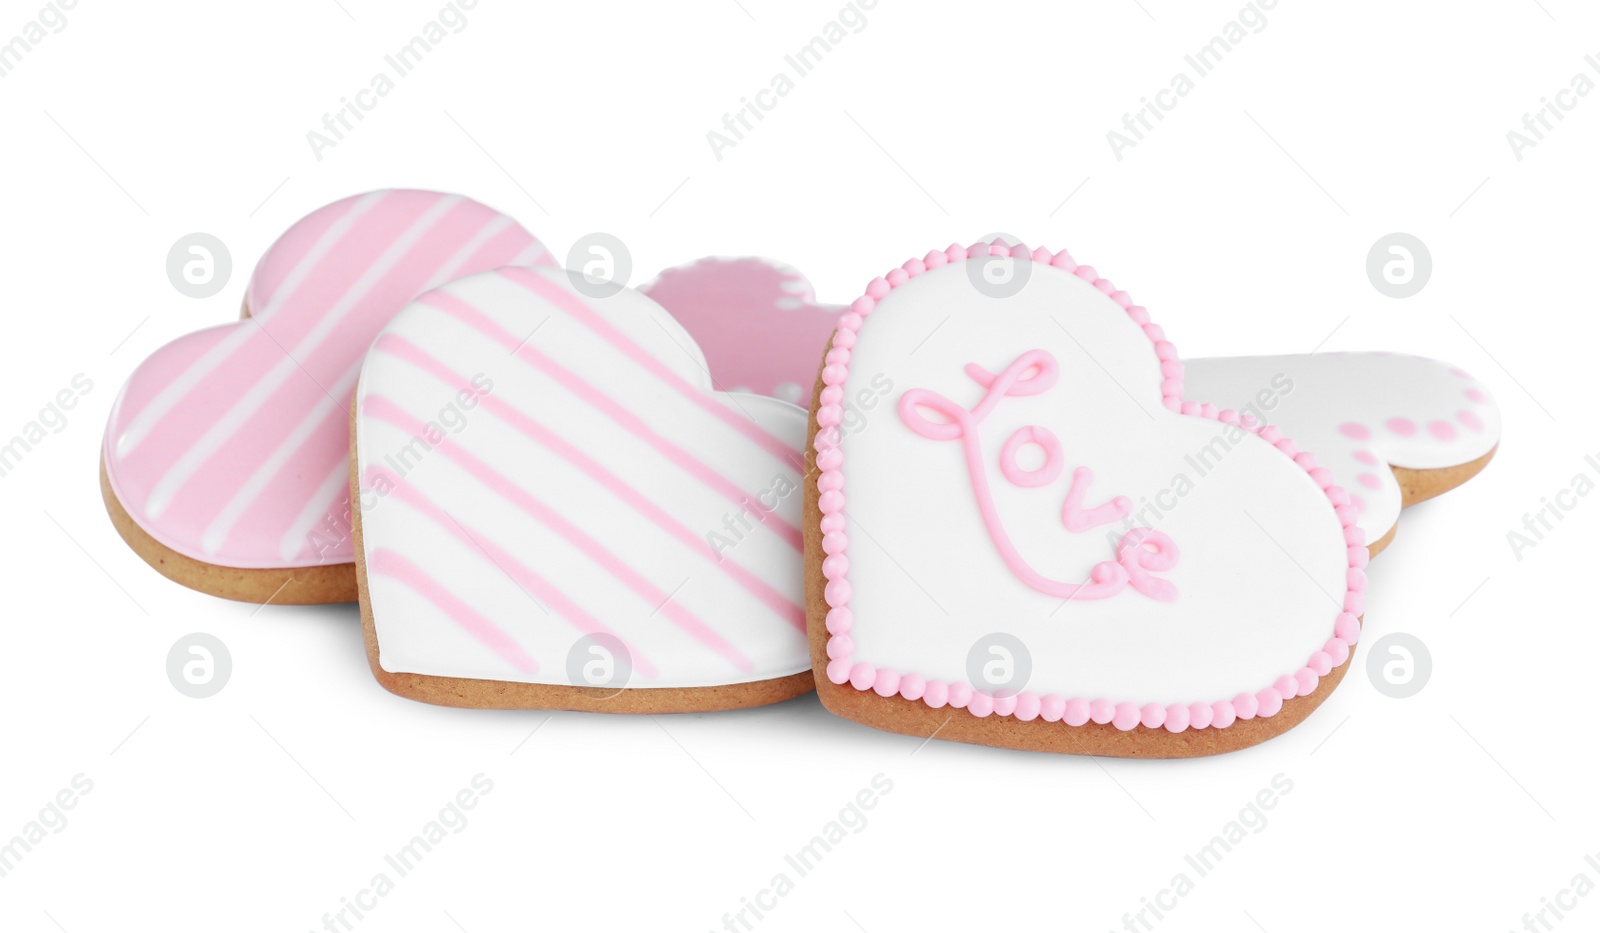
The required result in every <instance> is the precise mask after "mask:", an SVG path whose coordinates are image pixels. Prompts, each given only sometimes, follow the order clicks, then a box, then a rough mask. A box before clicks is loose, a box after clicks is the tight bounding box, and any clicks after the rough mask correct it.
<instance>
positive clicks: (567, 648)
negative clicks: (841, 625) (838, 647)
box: [353, 269, 812, 712]
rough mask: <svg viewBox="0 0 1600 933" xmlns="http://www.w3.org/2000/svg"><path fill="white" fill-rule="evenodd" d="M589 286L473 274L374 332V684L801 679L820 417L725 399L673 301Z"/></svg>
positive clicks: (781, 684)
mask: <svg viewBox="0 0 1600 933" xmlns="http://www.w3.org/2000/svg"><path fill="white" fill-rule="evenodd" d="M582 281H583V280H582V279H580V278H578V277H577V276H575V275H570V274H568V273H566V272H561V271H555V270H539V269H536V270H529V269H503V270H500V271H497V272H490V273H485V274H482V275H477V276H473V277H470V278H466V279H462V280H459V281H456V282H453V283H451V284H449V285H447V286H444V287H442V288H439V289H437V290H435V291H431V292H429V293H427V294H424V295H423V296H421V297H420V298H419V299H418V300H417V301H416V302H415V303H414V304H412V305H411V306H410V307H409V308H407V309H406V310H405V311H403V312H402V313H401V314H400V315H399V316H398V317H396V318H395V319H394V320H393V321H392V322H391V323H390V324H389V325H388V326H387V327H386V328H384V330H383V333H382V334H380V335H379V337H378V339H377V341H376V342H375V343H374V344H373V349H372V352H371V353H370V354H369V355H368V357H367V361H366V364H365V368H364V369H363V371H362V374H361V380H360V385H359V387H358V389H357V393H356V396H357V409H356V415H355V418H356V427H355V433H354V438H353V443H354V451H355V453H354V465H355V468H356V474H355V478H354V479H355V482H356V484H357V489H358V498H359V503H360V508H359V509H358V510H357V512H356V515H357V518H358V521H357V539H358V542H359V550H358V555H359V557H360V564H359V566H360V585H361V593H362V600H361V604H362V616H363V619H364V624H365V628H366V632H367V648H368V657H369V661H370V662H371V666H372V671H373V673H374V675H376V677H377V678H378V680H379V681H380V682H381V683H382V684H383V685H384V686H385V687H387V688H388V689H389V690H391V691H394V692H395V693H398V694H401V695H403V696H407V697H411V698H414V699H419V700H425V701H428V702H434V703H441V704H447V705H452V706H471V707H501V708H504V707H512V708H548V709H557V708H559V709H586V710H597V711H604V712H664V711H689V710H711V709H727V708H732V707H743V706H756V705H761V704H764V703H772V702H776V701H778V700H783V699H788V698H789V697H792V696H795V695H797V694H800V693H804V692H808V691H809V690H811V689H812V676H811V673H810V668H811V661H810V658H809V656H808V652H807V646H806V636H805V608H804V606H805V597H804V591H803V588H802V563H803V552H804V543H803V533H802V530H801V522H800V508H801V500H802V496H803V494H802V492H801V486H802V483H803V480H802V478H801V474H802V471H801V468H800V463H801V458H800V454H799V451H800V449H801V447H802V445H803V443H804V434H805V411H804V409H801V408H799V407H797V406H795V405H793V404H790V403H789V402H785V401H780V400H777V399H773V398H768V397H763V396H757V395H737V394H729V393H723V392H718V391H716V390H715V389H714V387H713V386H712V384H711V381H710V379H709V378H708V376H707V371H706V362H705V358H704V357H703V356H702V355H701V354H700V350H699V348H698V347H697V346H696V345H695V341H694V340H693V338H692V337H690V335H689V334H688V332H686V331H685V330H684V329H683V327H682V326H681V325H679V324H678V323H677V322H676V321H674V320H673V319H672V317H671V316H670V315H668V314H667V312H666V311H664V310H663V309H662V308H661V307H660V306H659V305H657V304H656V303H655V302H653V301H651V300H650V299H649V298H646V297H644V296H643V295H641V294H640V293H639V292H637V291H634V290H632V289H625V288H623V289H598V290H596V289H586V288H584V287H583V285H582V284H581V283H582Z"/></svg>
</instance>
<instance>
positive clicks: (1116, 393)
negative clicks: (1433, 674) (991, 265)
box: [840, 260, 1348, 704]
mask: <svg viewBox="0 0 1600 933" xmlns="http://www.w3.org/2000/svg"><path fill="white" fill-rule="evenodd" d="M977 261H978V260H968V261H962V262H955V263H952V264H950V265H947V266H944V267H942V268H938V269H930V270H928V271H926V272H924V273H922V274H921V275H919V276H918V277H916V278H914V279H912V280H911V281H909V282H906V283H905V284H903V285H900V286H899V287H897V288H895V289H894V290H893V291H891V292H890V293H889V294H887V295H886V296H884V297H882V298H880V299H879V300H878V302H877V304H876V307H875V309H874V310H873V311H872V313H871V315H870V316H869V317H868V318H867V319H866V320H865V322H864V324H863V325H862V327H861V330H860V333H859V340H858V342H857V343H856V344H855V346H854V349H853V351H852V352H853V356H852V358H851V360H850V364H849V377H848V379H847V381H846V383H845V384H844V386H843V388H844V393H843V396H844V398H845V399H847V400H848V399H851V398H854V397H856V395H857V393H868V392H876V391H877V390H876V388H875V386H876V385H881V384H882V381H884V380H887V381H888V382H889V383H891V384H892V389H891V390H890V393H889V401H891V402H893V403H898V402H899V400H900V399H901V397H902V396H903V394H904V393H905V392H907V391H908V390H912V389H927V390H931V391H933V392H937V393H939V394H941V395H943V396H945V397H947V398H949V399H950V400H952V401H954V402H956V403H958V404H959V405H962V406H965V407H968V408H970V407H972V406H973V405H975V404H977V403H978V401H979V399H981V398H982V397H983V395H984V390H983V389H982V388H980V387H979V386H978V385H977V384H976V383H975V382H974V380H973V379H972V378H970V377H969V376H968V375H967V374H965V373H964V372H963V368H964V367H966V366H967V364H969V363H975V364H977V365H978V366H981V367H983V368H984V369H986V370H988V371H989V372H991V373H998V372H1000V371H1001V370H1002V369H1004V368H1005V367H1006V366H1007V365H1009V364H1011V363H1012V362H1013V361H1014V360H1016V359H1017V358H1018V357H1019V356H1020V355H1021V354H1023V353H1025V352H1027V351H1030V350H1034V349H1043V350H1045V351H1048V352H1049V353H1050V354H1051V355H1053V357H1054V358H1055V359H1056V360H1057V361H1058V362H1059V366H1060V377H1059V381H1058V382H1057V384H1056V385H1055V386H1054V387H1053V388H1052V389H1051V390H1050V391H1048V392H1045V393H1042V394H1039V395H1033V396H1026V397H1024V396H1019V397H1007V398H1004V399H1003V400H1001V402H1000V404H999V405H998V406H997V407H996V408H995V409H994V410H993V412H992V413H991V414H990V415H989V416H988V417H987V419H986V420H984V421H983V423H982V425H981V428H980V431H981V439H982V445H981V446H982V450H983V451H984V456H985V457H986V458H988V461H989V469H990V473H991V476H990V480H991V481H990V487H991V488H992V490H993V494H994V499H995V502H996V506H997V509H998V512H999V514H1000V516H1001V517H1002V518H1003V521H1004V524H1005V526H1006V527H1007V529H1008V530H1009V533H1010V535H1011V537H1012V539H1013V540H1014V541H1015V543H1016V546H1017V549H1018V550H1019V552H1020V553H1021V555H1022V556H1023V557H1024V558H1025V559H1026V560H1027V561H1028V562H1029V563H1030V564H1031V565H1032V566H1033V567H1035V568H1038V569H1040V570H1041V571H1042V572H1044V573H1045V574H1047V575H1049V576H1052V577H1055V578H1058V579H1063V580H1073V581H1083V580H1085V579H1086V578H1087V577H1088V574H1089V570H1090V568H1091V567H1092V566H1093V565H1095V564H1096V563H1099V562H1101V561H1105V560H1107V559H1109V558H1110V557H1111V556H1112V545H1111V543H1110V540H1109V539H1108V532H1114V533H1116V534H1120V533H1121V532H1122V531H1123V529H1124V526H1123V524H1122V523H1121V522H1118V523H1116V524H1114V525H1109V526H1105V527H1101V528H1096V529H1093V530H1090V531H1087V532H1082V533H1071V532H1068V531H1066V530H1065V529H1064V528H1063V526H1062V521H1061V516H1060V508H1061V503H1062V501H1063V497H1064V495H1065V491H1066V488H1067V486H1068V484H1069V481H1070V478H1071V475H1072V472H1073V470H1074V469H1075V468H1077V467H1079V466H1088V467H1090V468H1092V469H1093V471H1094V476H1095V479H1094V484H1093V487H1092V489H1091V491H1090V494H1089V496H1088V500H1087V501H1088V503H1089V504H1094V503H1099V502H1103V501H1105V500H1107V499H1110V498H1111V497H1112V496H1116V495H1122V496H1127V497H1128V498H1129V499H1130V500H1131V501H1132V504H1133V510H1134V518H1135V519H1137V518H1138V517H1139V514H1140V511H1141V510H1148V509H1151V508H1159V511H1160V514H1159V516H1157V517H1155V518H1154V519H1153V521H1152V524H1153V526H1154V527H1155V528H1156V529H1157V530H1159V531H1161V532H1163V533H1165V534H1166V535H1168V536H1169V537H1170V538H1171V539H1172V540H1173V541H1174V542H1175V543H1176V545H1177V548H1178V551H1179V554H1180V557H1179V560H1178V562H1177V565H1176V566H1175V567H1173V568H1172V569H1170V570H1167V571H1165V572H1163V573H1162V574H1160V576H1162V577H1164V578H1165V579H1167V580H1169V581H1170V582H1171V583H1172V584H1173V585H1175V586H1176V588H1177V592H1178V597H1177V599H1176V600H1175V601H1172V602H1162V601H1158V600H1155V599H1150V598H1146V597H1145V596H1143V595H1141V594H1138V593H1134V592H1132V591H1126V592H1123V593H1121V594H1119V595H1117V596H1115V597H1112V598H1107V599H1099V600H1081V599H1073V600H1063V599H1061V598H1059V597H1055V596H1050V595H1046V594H1045V593H1043V592H1039V591H1037V590H1035V589H1032V588H1030V587H1029V586H1026V585H1024V584H1023V583H1022V582H1020V581H1019V578H1018V576H1017V575H1016V574H1015V573H1014V572H1013V570H1012V569H1011V568H1010V567H1008V565H1007V564H1006V562H1005V561H1003V560H1002V559H1001V558H1000V557H999V556H998V554H997V550H996V547H995V546H994V545H993V543H992V542H991V537H990V535H989V533H988V531H987V530H986V527H985V524H984V522H983V520H982V517H981V514H980V511H979V509H978V507H977V505H976V496H975V494H974V491H973V484H972V482H971V480H970V479H969V473H968V467H967V465H966V463H965V462H964V460H963V456H962V450H961V445H960V444H958V443H950V442H940V441H936V440H930V439H928V438H927V437H925V436H922V435H920V434H918V433H916V432H915V431H913V430H911V429H910V428H908V427H907V425H906V424H905V423H904V421H903V419H902V417H901V416H900V414H899V413H898V412H897V411H896V410H895V407H894V405H892V404H891V405H885V406H881V407H880V408H879V409H878V410H877V411H876V412H874V413H873V414H872V415H871V417H868V418H865V419H863V420H862V421H861V422H860V423H859V424H858V425H857V427H856V429H855V430H847V431H844V432H842V433H843V439H842V441H841V444H840V446H841V450H842V452H843V463H844V466H843V467H842V472H843V476H844V483H845V495H846V497H847V505H846V509H845V511H846V515H847V519H848V526H847V528H848V533H849V542H850V544H849V551H848V558H849V571H848V580H849V584H850V587H851V592H852V593H853V595H852V596H851V597H850V602H849V606H850V609H851V611H852V613H853V616H854V624H853V627H852V628H851V629H850V637H851V639H853V653H852V654H851V655H850V661H851V663H864V664H867V665H871V666H872V667H873V668H875V669H887V670H893V671H897V672H900V673H902V674H907V673H915V674H917V675H918V676H920V677H922V678H925V679H926V680H928V681H932V680H934V679H936V678H937V679H940V680H943V681H945V682H948V683H957V682H965V681H968V680H969V677H968V653H969V650H970V649H971V648H972V646H973V645H974V643H975V642H976V641H977V640H978V639H979V638H980V637H982V636H985V635H987V634H989V633H994V632H1003V633H1008V634H1010V635H1013V636H1015V637H1016V638H1018V639H1019V640H1020V641H1021V642H1022V643H1023V645H1024V646H1025V647H1026V649H1027V651H1028V653H1029V655H1030V658H1031V665H1032V676H1031V678H1030V679H1029V681H1028V683H1027V685H1026V689H1027V690H1028V691H1029V692H1031V693H1034V694H1045V693H1051V694H1059V695H1061V696H1067V697H1074V696H1077V697H1098V698H1105V699H1107V700H1110V701H1112V702H1119V703H1120V702H1133V703H1137V704H1145V703H1157V704H1171V703H1193V702H1196V701H1204V702H1210V701H1215V700H1226V699H1228V698H1230V697H1233V696H1234V695H1235V694H1238V693H1241V692H1245V691H1255V690H1257V689H1259V688H1260V687H1261V686H1262V685H1265V684H1270V683H1273V682H1274V680H1275V679H1277V678H1279V677H1280V676H1282V675H1284V673H1285V672H1287V671H1294V670H1297V669H1299V668H1301V667H1302V666H1303V665H1305V664H1306V659H1307V658H1308V657H1310V656H1311V655H1312V654H1313V653H1315V652H1317V651H1318V650H1319V649H1321V648H1322V647H1323V645H1324V644H1325V643H1326V642H1327V641H1328V639H1329V636H1330V634H1331V632H1332V629H1333V623H1334V619H1335V616H1336V615H1337V614H1338V613H1339V612H1340V609H1341V605H1340V601H1339V600H1340V598H1341V597H1342V596H1343V595H1344V594H1345V591H1346V575H1347V566H1348V554H1347V547H1346V541H1345V535H1344V533H1343V530H1342V528H1341V524H1340V521H1339V519H1338V518H1337V517H1336V515H1335V513H1334V510H1333V508H1332V507H1331V506H1330V503H1329V501H1328V497H1327V495H1326V494H1324V492H1323V491H1322V490H1321V489H1319V488H1318V486H1317V484H1316V483H1315V482H1314V481H1313V480H1312V479H1311V478H1310V477H1309V476H1308V475H1307V473H1306V471H1305V470H1304V469H1302V468H1301V467H1300V466H1298V465H1296V463H1295V462H1294V461H1293V460H1292V459H1291V458H1290V457H1288V456H1285V455H1284V454H1283V453H1282V452H1281V451H1279V450H1276V449H1274V447H1273V446H1272V445H1270V444H1268V443H1266V442H1265V441H1263V440H1261V439H1260V438H1258V437H1256V436H1254V435H1253V434H1248V433H1246V432H1240V431H1236V430H1235V429H1232V428H1229V427H1228V426H1227V425H1224V424H1221V423H1219V422H1217V421H1214V420H1207V419H1204V418H1200V417H1194V416H1186V415H1180V414H1177V413H1175V412H1172V411H1169V410H1168V409H1166V408H1165V407H1163V404H1162V392H1161V388H1160V383H1161V375H1160V373H1159V371H1158V362H1157V359H1156V357H1155V355H1154V354H1153V352H1152V346H1151V340H1150V338H1149V337H1147V336H1146V335H1145V333H1144V332H1143V331H1142V330H1141V328H1140V326H1139V325H1138V324H1137V323H1135V322H1133V321H1132V320H1130V318H1129V316H1128V314H1127V313H1126V312H1124V311H1123V309H1122V308H1121V307H1119V306H1118V305H1117V304H1116V303H1114V302H1113V301H1112V300H1111V299H1110V298H1108V297H1107V296H1106V295H1105V294H1102V293H1101V292H1100V291H1098V290H1096V288H1095V287H1093V286H1092V285H1090V284H1089V283H1088V282H1086V281H1084V280H1083V279H1082V278H1080V277H1077V276H1074V275H1072V274H1069V273H1067V272H1064V271H1062V270H1060V269H1057V268H1053V267H1050V266H1048V265H1045V264H1043V263H1035V264H1034V266H1033V268H1032V273H1031V274H1032V277H1031V279H1030V280H1028V282H1027V284H1026V287H1024V288H1023V289H1022V290H1021V291H1020V292H1019V293H1017V294H1015V295H1013V296H1011V297H1008V298H991V297H986V296H984V295H982V294H980V293H979V292H978V291H977V290H976V289H975V288H974V287H973V285H972V284H971V282H970V281H969V278H968V269H967V268H966V266H967V265H968V264H969V263H971V262H977ZM1186 396H1187V397H1189V398H1199V397H1198V396H1194V395H1192V394H1189V393H1186ZM1026 425H1039V426H1043V427H1046V428H1048V429H1049V430H1050V431H1051V432H1053V433H1054V435H1055V436H1056V437H1057V438H1058V439H1059V440H1060V443H1061V446H1062V449H1063V453H1064V460H1065V472H1064V473H1063V474H1062V475H1061V476H1060V477H1059V478H1058V479H1057V480H1056V481H1054V482H1052V483H1050V484H1048V485H1045V486H1043V487H1033V488H1023V487H1019V486H1016V485H1013V484H1011V483H1008V482H1006V481H1005V480H1004V479H1002V478H1001V477H1000V476H999V475H998V474H997V473H996V472H995V463H994V459H995V457H996V456H997V454H998V452H999V451H1000V450H1001V447H1002V444H1003V442H1004V441H1005V440H1006V438H1007V437H1008V436H1009V435H1010V434H1011V433H1012V432H1014V431H1016V430H1017V429H1019V428H1022V427H1024V426H1026ZM1224 435H1226V436H1227V438H1228V440H1224V441H1222V442H1220V443H1221V444H1222V445H1223V446H1222V447H1221V448H1220V449H1219V448H1218V447H1217V446H1216V445H1218V444H1219V441H1218V439H1219V438H1220V437H1223V436H1224ZM1207 450H1212V451H1213V452H1214V453H1213V454H1211V455H1205V456H1202V453H1203V452H1204V451H1207ZM1219 450H1220V455H1217V452H1219ZM1196 458H1200V459H1199V460H1197V459H1196ZM1197 463H1203V464H1204V465H1206V466H1207V469H1206V470H1205V471H1204V472H1203V473H1201V472H1199V471H1198V470H1197V469H1196V464H1197ZM1022 465H1023V466H1024V467H1027V468H1031V467H1033V466H1034V465H1036V464H1035V462H1030V461H1029V460H1028V459H1027V458H1026V456H1024V457H1023V458H1022ZM1145 514H1146V515H1149V514H1150V513H1149V512H1146V513H1145Z"/></svg>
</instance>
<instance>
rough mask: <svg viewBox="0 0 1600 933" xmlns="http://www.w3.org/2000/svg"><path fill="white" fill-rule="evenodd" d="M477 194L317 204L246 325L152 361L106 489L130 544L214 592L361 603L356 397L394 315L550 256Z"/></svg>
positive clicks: (380, 194) (118, 415)
mask: <svg viewBox="0 0 1600 933" xmlns="http://www.w3.org/2000/svg"><path fill="white" fill-rule="evenodd" d="M551 264H553V261H552V260H551V258H550V254H549V252H548V251H547V250H546V249H545V247H544V246H543V245H542V244H541V243H540V242H539V241H538V240H536V239H535V238H534V237H533V236H532V234H530V233H528V232H527V231H526V230H524V229H523V228H522V227H521V226H519V225H518V224H517V223H516V221H514V220H512V219H511V218H510V217H508V216H506V215H505V214H502V213H500V212H499V211H496V210H494V209H492V208H489V207H486V206H484V205H482V204H479V203H477V202H476V201H473V200H471V199H469V198H465V197H462V196H460V195H454V194H442V193H438V192H432V191H408V190H390V191H374V192H371V193H368V194H363V195H358V196H355V197H350V198H345V199H344V200H341V201H337V202H334V203H333V204H329V205H327V206H325V207H322V208H319V209H318V210H316V211H313V212H312V213H311V214H309V215H308V216H306V217H305V218H304V219H302V220H300V221H299V222H298V223H296V224H295V225H294V226H292V227H290V228H289V230H288V231H287V232H285V233H284V234H283V235H282V236H281V237H279V238H278V240H277V242H275V243H274V244H273V245H272V246H271V247H270V248H269V249H268V250H267V252H266V254H265V255H263V256H262V258H261V261H260V263H258V264H257V266H256V269H255V272H254V274H253V275H252V276H251V278H250V284H249V286H248V288H247V290H246V292H245V301H244V314H243V316H242V318H241V319H240V320H239V321H236V322H234V323H231V324H224V325H221V326H218V327H212V328H209V329H207V330H202V331H198V332H196V333H193V334H189V335H188V336H185V337H181V338H179V339H177V340H175V341H173V342H172V343H169V344H167V345H166V346H164V347H162V348H161V349H159V350H157V351H156V352H155V353H153V354H151V355H150V357H149V358H148V359H146V360H145V361H144V362H143V363H141V364H140V366H139V367H138V369H136V370H135V371H134V372H133V374H132V376H130V377H129V379H128V382H127V384H126V385H125V386H124V387H123V389H122V392H121V394H120V395H119V396H118V397H117V401H116V404H115V406H114V407H113V409H112V412H111V418H110V421H109V422H108V423H107V425H106V434H105V443H104V446H103V452H102V460H101V489H102V493H103V496H104V498H105V501H106V507H107V509H108V511H109V512H110V513H111V518H112V521H113V522H114V523H115V525H116V527H117V530H118V531H119V532H120V533H121V535H122V537H123V539H124V540H126V541H127V542H128V544H129V545H130V546H132V547H133V549H134V550H135V551H136V552H137V553H138V554H139V556H141V557H143V558H144V559H145V560H146V561H147V562H149V563H150V565H151V566H152V567H155V568H156V569H157V570H159V571H160V572H161V573H163V574H165V575H166V576H168V577H170V578H172V579H174V580H176V581H178V582H179V583H182V584H184V585H186V586H190V587H192V588H194V589H197V590H201V591H203V592H207V593H211V594H214V595H217V596H226V597H229V598H232V599H242V600H249V601H252V602H265V601H267V600H269V599H270V600H272V601H273V602H277V603H327V602H350V601H354V600H355V598H356V581H355V567H354V563H353V561H354V559H355V557H354V545H353V543H352V540H351V534H350V532H351V515H350V499H349V494H348V493H349V485H348V475H349V468H348V465H347V463H346V458H347V455H348V450H349V446H350V441H349V421H350V416H349V402H350V393H351V390H352V389H353V387H354V386H355V382H356V376H357V374H358V372H359V370H360V365H361V360H362V358H363V356H364V355H365V354H366V352H367V347H368V346H369V345H370V344H371V343H372V339H373V337H374V336H376V335H377V333H378V331H379V329H380V328H382V327H383V325H384V324H385V323H387V322H388V320H389V319H390V318H391V317H393V316H394V314H395V313H396V312H398V311H399V310H400V309H401V308H404V307H405V306H406V305H407V304H409V303H410V302H411V300H412V299H413V298H415V297H416V296H417V295H419V294H421V293H422V292H424V291H427V290H428V289H430V288H433V287H435V286H437V285H442V284H444V283H446V282H449V281H450V280H451V279H454V278H456V277H459V276H465V275H471V274H473V273H477V272H483V271H486V270H489V269H496V268H499V267H501V266H507V265H520V266H539V265H546V266H547V265H551Z"/></svg>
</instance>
